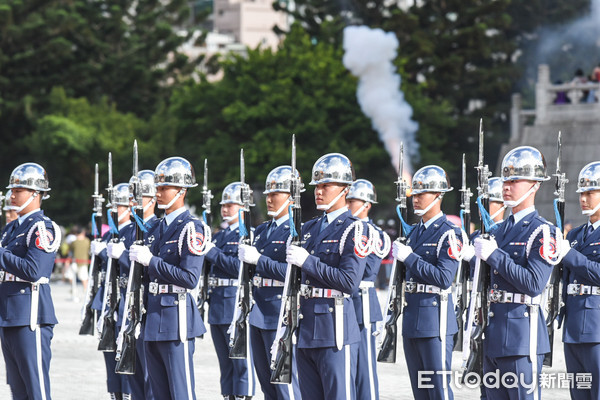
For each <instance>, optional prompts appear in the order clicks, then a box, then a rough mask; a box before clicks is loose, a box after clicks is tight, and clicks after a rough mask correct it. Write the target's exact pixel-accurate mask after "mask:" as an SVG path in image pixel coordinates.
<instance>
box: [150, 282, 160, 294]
mask: <svg viewBox="0 0 600 400" xmlns="http://www.w3.org/2000/svg"><path fill="white" fill-rule="evenodd" d="M148 291H149V292H150V293H152V294H154V295H155V296H156V295H157V294H158V283H156V282H150V286H149V287H148Z"/></svg>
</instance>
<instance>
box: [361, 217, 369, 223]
mask: <svg viewBox="0 0 600 400" xmlns="http://www.w3.org/2000/svg"><path fill="white" fill-rule="evenodd" d="M360 220H361V221H363V222H370V221H369V217H364V218H360Z"/></svg>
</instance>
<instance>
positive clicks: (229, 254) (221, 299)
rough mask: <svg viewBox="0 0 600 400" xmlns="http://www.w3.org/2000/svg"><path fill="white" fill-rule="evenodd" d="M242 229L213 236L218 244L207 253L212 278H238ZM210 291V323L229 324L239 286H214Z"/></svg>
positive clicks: (224, 231)
mask: <svg viewBox="0 0 600 400" xmlns="http://www.w3.org/2000/svg"><path fill="white" fill-rule="evenodd" d="M239 240H240V230H239V229H234V230H231V229H229V228H227V229H224V230H222V231H219V232H217V233H216V234H215V235H214V236H213V243H214V244H215V245H216V247H214V248H213V249H211V250H210V251H209V252H208V253H207V254H206V259H207V260H208V261H209V263H210V274H209V276H210V277H211V278H223V279H237V278H238V273H239V270H240V259H239V258H238V243H239ZM208 292H209V294H210V295H209V305H210V307H209V308H208V323H209V324H211V325H229V324H230V323H231V321H232V320H233V311H234V309H235V300H236V299H235V295H236V293H237V286H218V287H212V288H210V289H209V290H208Z"/></svg>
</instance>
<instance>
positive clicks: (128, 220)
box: [117, 218, 131, 230]
mask: <svg viewBox="0 0 600 400" xmlns="http://www.w3.org/2000/svg"><path fill="white" fill-rule="evenodd" d="M130 223H131V220H130V219H129V218H128V219H127V221H125V222H123V223H122V224H121V225H119V226H118V227H117V229H118V230H121V229H123V228H125V227H126V226H127V225H129V224H130Z"/></svg>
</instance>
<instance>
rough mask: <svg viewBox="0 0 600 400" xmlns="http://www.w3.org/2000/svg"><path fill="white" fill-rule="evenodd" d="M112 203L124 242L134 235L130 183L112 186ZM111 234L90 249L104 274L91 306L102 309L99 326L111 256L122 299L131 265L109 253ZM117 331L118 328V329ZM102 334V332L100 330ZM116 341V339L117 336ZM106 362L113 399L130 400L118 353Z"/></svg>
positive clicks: (106, 356) (108, 355)
mask: <svg viewBox="0 0 600 400" xmlns="http://www.w3.org/2000/svg"><path fill="white" fill-rule="evenodd" d="M110 195H111V198H110V203H109V204H107V207H109V208H110V207H116V208H117V223H118V225H117V227H116V229H117V231H118V233H119V242H118V243H119V244H120V245H123V243H125V241H127V240H128V238H129V237H130V236H131V229H132V227H133V225H132V224H131V220H130V215H131V214H130V211H129V185H128V184H127V183H119V184H117V185H115V186H114V187H113V188H112V192H111V194H110ZM110 239H111V234H110V232H107V233H106V235H104V237H103V240H102V242H92V243H93V244H92V247H91V251H93V252H94V253H95V254H96V256H97V257H99V258H100V259H101V260H102V273H101V278H102V279H101V290H100V289H99V290H98V294H97V295H96V299H97V300H96V299H95V304H93V305H92V308H95V307H97V309H98V310H102V312H100V313H99V322H100V326H101V325H102V323H103V322H104V315H103V312H106V310H107V309H108V306H107V300H108V299H107V298H106V297H105V293H106V292H105V290H106V283H107V282H106V271H107V265H108V259H109V258H111V259H112V261H111V262H112V268H119V269H118V271H119V292H120V294H121V298H123V294H124V293H125V288H124V286H125V287H126V285H124V282H123V279H126V277H127V274H125V273H124V272H123V271H122V269H123V268H127V270H129V267H128V266H127V267H123V266H121V265H120V264H119V265H118V266H117V264H118V257H114V256H111V255H110V254H109V252H108V245H109V244H112V245H114V243H110ZM131 243H132V241H131V240H128V242H127V245H128V246H129V245H131ZM119 303H120V304H119V308H118V312H117V326H119V325H120V320H121V316H122V315H123V306H122V305H121V303H122V302H119ZM116 332H118V330H117V331H116ZM100 333H102V332H100ZM115 340H116V338H115ZM102 354H103V356H104V363H105V366H106V386H107V390H108V393H109V394H110V396H111V399H123V400H125V399H128V398H129V396H130V388H129V380H128V379H127V377H126V376H125V375H119V374H117V373H115V366H116V361H115V355H116V353H115V352H114V351H103V353H102Z"/></svg>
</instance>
